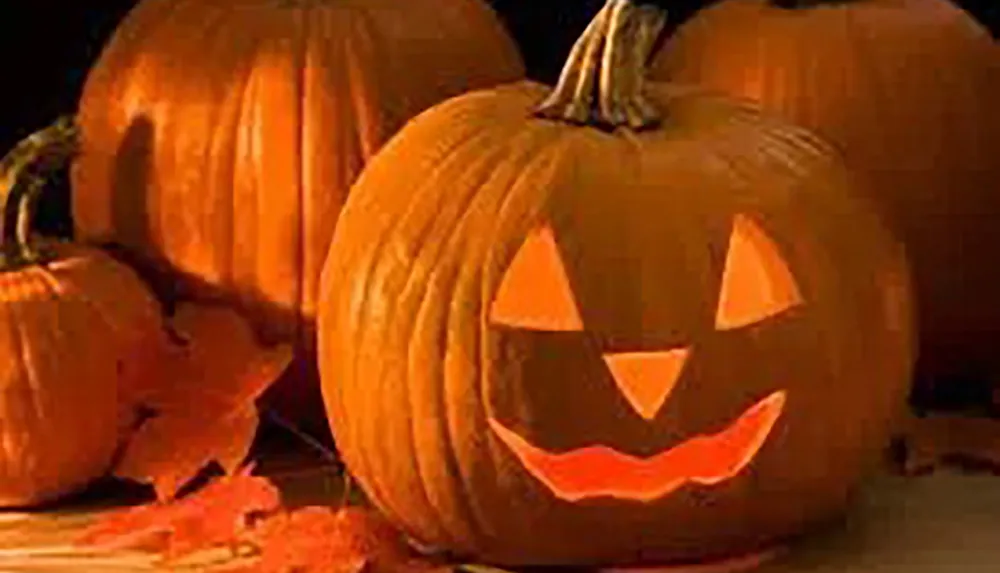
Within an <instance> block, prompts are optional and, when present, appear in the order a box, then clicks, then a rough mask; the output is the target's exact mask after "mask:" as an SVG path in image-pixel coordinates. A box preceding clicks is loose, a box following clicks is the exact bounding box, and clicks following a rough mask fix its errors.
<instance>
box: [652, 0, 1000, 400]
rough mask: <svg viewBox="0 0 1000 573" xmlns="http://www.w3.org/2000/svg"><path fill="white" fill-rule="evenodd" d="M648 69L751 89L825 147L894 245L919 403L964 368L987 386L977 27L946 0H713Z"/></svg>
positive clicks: (985, 140)
mask: <svg viewBox="0 0 1000 573" xmlns="http://www.w3.org/2000/svg"><path fill="white" fill-rule="evenodd" d="M959 4H960V3H959ZM650 75H651V77H653V78H672V79H674V80H677V81H683V82H691V83H697V84H699V85H703V86H706V88H709V89H712V90H718V91H720V92H722V93H726V94H729V95H732V96H737V97H742V98H749V99H751V100H753V101H754V102H755V103H756V104H758V105H760V106H762V107H763V108H765V109H766V110H767V111H769V112H774V113H778V114H781V115H782V116H783V117H786V118H789V119H790V120H792V121H794V122H795V123H797V124H799V125H803V126H805V127H807V128H810V129H813V130H815V131H816V132H817V133H819V134H820V135H822V136H824V137H826V138H827V139H829V140H830V141H831V142H832V143H834V144H835V145H837V146H838V147H839V148H840V150H841V151H842V152H843V153H844V157H845V158H846V160H847V163H848V165H849V166H850V167H851V168H852V169H855V170H856V171H858V172H863V173H864V175H865V176H867V177H869V178H870V179H871V184H870V185H867V186H865V187H864V189H863V190H864V191H865V192H866V194H867V195H869V196H870V197H871V198H872V199H873V200H874V202H875V204H876V205H877V207H878V208H879V209H880V211H881V212H882V214H883V215H884V217H885V220H886V221H887V223H888V224H889V225H890V228H891V229H892V230H893V231H894V232H895V233H897V235H898V236H899V237H901V238H902V239H903V242H904V244H905V246H906V249H907V255H908V258H909V260H910V264H911V268H912V272H913V275H914V288H915V292H916V303H917V316H918V317H919V325H918V326H919V328H918V331H919V337H920V342H919V353H918V362H917V367H916V373H917V377H916V381H917V382H916V393H915V395H914V398H915V400H916V402H917V404H918V405H919V406H921V407H922V408H932V407H934V405H935V404H938V403H940V402H941V401H942V399H943V398H944V397H945V396H947V395H948V394H957V393H958V391H956V390H954V389H950V388H948V386H949V385H954V384H956V383H962V382H957V381H961V380H969V379H987V380H993V381H995V382H994V383H995V384H996V385H997V388H998V389H1000V352H997V348H998V346H1000V297H997V296H996V284H997V282H998V280H1000V273H998V271H997V268H998V267H997V265H995V264H991V263H989V262H987V261H992V260H994V259H995V256H996V248H997V245H998V244H1000V225H997V224H996V221H997V220H998V219H1000V193H997V183H996V182H997V181H998V180H1000V161H998V160H997V150H998V149H1000V106H998V105H997V102H998V101H1000V52H998V48H997V45H996V40H995V39H994V38H993V37H992V36H991V34H990V32H989V31H988V30H987V29H986V28H984V27H983V26H982V25H980V24H979V23H977V22H976V21H975V20H974V19H973V18H972V16H971V15H969V14H968V13H967V12H966V11H964V10H963V9H962V8H960V7H959V6H958V5H956V3H955V2H952V1H950V0H852V1H844V0H786V1H784V2H778V1H776V0H723V1H721V2H717V3H713V4H712V5H711V6H708V7H706V8H705V9H703V10H701V11H700V12H698V13H697V14H696V15H695V16H694V17H693V18H691V19H690V20H688V21H687V22H685V23H684V24H682V25H681V26H680V27H679V28H678V29H677V31H676V33H675V34H674V35H673V37H672V38H670V39H669V40H668V41H667V43H666V44H665V45H664V47H663V49H662V50H661V51H660V52H659V53H658V54H656V55H655V57H654V58H653V63H652V64H651V70H650ZM960 405H961V406H968V407H970V409H971V408H972V407H974V406H975V404H960Z"/></svg>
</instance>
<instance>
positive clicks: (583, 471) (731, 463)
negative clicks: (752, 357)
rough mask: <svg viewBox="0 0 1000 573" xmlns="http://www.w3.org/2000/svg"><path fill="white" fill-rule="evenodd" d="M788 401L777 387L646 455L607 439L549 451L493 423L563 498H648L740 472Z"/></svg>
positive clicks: (526, 466) (525, 462)
mask: <svg viewBox="0 0 1000 573" xmlns="http://www.w3.org/2000/svg"><path fill="white" fill-rule="evenodd" d="M784 404H785V392H784V391H783V390H779V391H777V392H774V393H773V394H770V395H769V396H767V397H766V398H764V399H763V400H761V401H760V402H757V403H756V404H754V405H753V406H752V407H751V408H750V409H748V410H747V411H746V412H744V413H743V415H741V416H740V417H739V418H738V419H737V420H736V421H735V422H733V423H732V424H731V425H730V426H729V427H728V428H726V429H724V430H722V431H721V432H719V433H717V434H713V435H711V436H695V437H693V438H691V439H689V440H687V441H685V442H684V443H682V444H680V445H678V446H676V447H674V448H671V449H669V450H666V451H663V452H660V453H658V454H656V455H654V456H652V457H648V458H637V457H634V456H630V455H628V454H623V453H621V452H619V451H617V450H615V449H613V448H609V447H607V446H603V445H596V446H586V447H583V448H577V449H574V450H570V451H567V452H560V453H550V452H546V451H545V450H543V449H541V448H539V447H537V446H535V445H533V444H531V443H530V442H528V441H527V440H525V439H524V438H522V437H521V436H519V435H518V434H517V433H516V432H514V431H512V430H510V429H508V428H507V427H506V426H504V425H503V424H501V423H500V422H497V421H496V420H494V419H490V420H489V423H490V426H491V427H492V429H493V431H494V432H495V433H496V435H497V436H499V437H500V440H501V441H503V442H504V443H505V444H506V445H507V447H508V448H509V449H510V450H511V451H512V452H514V455H516V456H517V458H518V459H519V460H520V461H521V465H523V466H524V469H526V470H527V471H528V473H530V474H531V475H533V476H534V477H535V478H536V479H538V481H540V482H542V483H543V484H545V485H546V486H547V487H548V489H549V490H550V491H551V492H552V493H553V494H555V495H556V496H557V497H559V498H561V499H565V500H566V501H578V500H581V499H584V498H588V497H601V496H607V497H615V498H619V499H626V500H632V501H646V502H648V501H653V500H655V499H658V498H661V497H663V496H666V495H668V494H670V493H671V492H673V491H674V490H676V489H677V488H679V487H681V486H682V485H684V484H686V483H688V482H693V483H697V484H701V485H712V484H715V483H719V482H721V481H724V480H727V479H729V478H731V477H733V476H735V475H736V474H738V473H739V472H740V471H741V470H742V469H743V468H744V467H746V466H747V464H749V463H750V462H751V461H752V460H753V458H754V456H756V455H757V451H758V450H760V448H761V446H763V445H764V442H765V441H766V440H767V436H768V435H769V434H770V433H771V428H772V427H773V426H774V423H775V422H777V420H778V417H779V416H780V415H781V411H782V409H783V408H784Z"/></svg>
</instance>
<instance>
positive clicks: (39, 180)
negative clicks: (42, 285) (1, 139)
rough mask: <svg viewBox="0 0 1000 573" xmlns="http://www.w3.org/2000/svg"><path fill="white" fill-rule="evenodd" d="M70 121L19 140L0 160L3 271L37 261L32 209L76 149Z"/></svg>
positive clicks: (65, 118)
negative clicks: (52, 178) (57, 171)
mask: <svg viewBox="0 0 1000 573" xmlns="http://www.w3.org/2000/svg"><path fill="white" fill-rule="evenodd" d="M77 139H78V131H77V128H76V125H75V123H74V122H73V118H71V117H69V116H63V117H60V118H59V119H57V120H56V121H55V122H53V123H52V124H51V125H49V126H48V127H46V128H44V129H41V130H39V131H36V132H35V133H32V134H31V135H29V136H28V137H26V138H24V139H22V140H21V141H20V142H18V143H17V145H15V146H14V148H13V149H11V150H10V151H9V152H7V154H6V155H4V156H3V158H0V256H2V269H3V270H10V269H12V268H16V267H20V266H23V265H25V264H31V263H36V262H40V261H41V260H42V259H43V258H44V254H43V253H41V252H40V250H39V248H38V246H37V245H36V244H35V242H34V240H33V238H32V223H33V221H34V214H35V207H36V205H37V203H38V198H39V197H40V196H41V193H42V191H43V189H44V188H45V183H46V179H47V177H48V176H49V175H50V174H51V172H53V171H55V170H56V169H58V168H59V167H60V166H62V165H63V164H64V163H65V162H66V161H67V160H68V159H69V158H70V157H72V156H73V154H75V153H76V149H77Z"/></svg>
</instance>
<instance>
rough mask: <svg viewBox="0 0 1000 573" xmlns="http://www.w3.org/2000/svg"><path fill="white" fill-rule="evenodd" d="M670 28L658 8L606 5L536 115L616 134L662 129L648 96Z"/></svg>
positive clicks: (621, 1) (618, 2)
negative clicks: (651, 63) (653, 57)
mask: <svg viewBox="0 0 1000 573" xmlns="http://www.w3.org/2000/svg"><path fill="white" fill-rule="evenodd" d="M665 23H666V12H664V11H663V10H662V9H660V8H657V7H655V6H649V5H642V6H636V5H635V4H634V3H633V0H607V2H606V3H605V4H604V6H603V7H602V8H601V10H600V11H599V12H598V13H597V15H596V16H594V18H593V20H591V21H590V24H589V25H588V26H587V28H586V29H585V30H584V31H583V34H581V35H580V37H579V38H578V39H577V41H576V43H575V44H574V45H573V48H572V49H571V50H570V53H569V57H568V58H567V59H566V64H565V65H564V66H563V69H562V73H561V74H560V76H559V82H558V83H557V84H556V87H555V89H553V90H552V92H551V93H550V94H549V96H548V97H547V98H546V99H545V101H543V102H542V104H541V105H540V106H539V107H538V109H537V110H536V111H535V114H536V115H537V116H540V117H544V118H548V119H557V120H562V121H568V122H571V123H578V124H594V125H599V126H606V127H610V128H612V129H613V128H617V127H621V126H628V127H630V128H632V129H636V130H638V129H646V128H650V127H655V126H656V125H658V124H659V123H660V120H661V118H660V113H659V111H658V110H657V109H656V107H655V106H653V104H652V103H650V101H649V100H648V99H647V98H646V96H645V94H644V93H643V92H644V87H645V81H646V73H647V62H648V60H649V57H650V54H651V52H652V49H653V46H654V45H655V44H656V40H657V38H658V37H659V36H660V33H661V31H662V30H663V27H664V24H665ZM595 95H596V98H595ZM595 99H596V102H595ZM595 104H596V105H595Z"/></svg>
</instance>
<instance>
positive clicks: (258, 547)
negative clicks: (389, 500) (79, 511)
mask: <svg viewBox="0 0 1000 573" xmlns="http://www.w3.org/2000/svg"><path fill="white" fill-rule="evenodd" d="M252 471H253V466H252V465H246V466H244V467H243V468H242V469H240V470H239V471H238V472H237V473H235V474H233V475H231V476H225V477H221V478H216V479H215V480H214V481H213V482H210V483H209V484H207V485H205V486H203V487H202V488H201V489H199V490H197V491H195V492H193V493H190V494H188V495H186V496H183V497H181V498H178V499H173V500H168V501H159V502H156V503H152V504H147V505H141V506H137V507H133V508H128V509H124V510H120V511H115V512H111V513H109V514H106V515H104V516H102V517H101V518H99V519H98V520H97V521H96V522H95V523H93V524H92V525H91V526H89V527H88V528H87V529H86V530H84V531H83V532H82V533H81V534H80V535H78V536H77V538H76V540H75V544H76V545H77V546H78V547H90V548H96V549H108V548H113V549H126V548H130V549H138V550H142V551H146V552H152V553H155V554H157V555H158V556H159V557H160V559H159V563H160V564H162V565H169V564H171V563H176V562H178V560H180V559H182V558H184V557H187V556H190V555H193V554H196V553H197V552H199V551H204V550H207V549H211V548H216V547H229V548H230V549H231V550H232V551H233V553H234V555H235V554H240V555H243V556H245V557H248V558H249V561H250V563H249V564H244V565H237V566H236V567H227V568H226V569H225V571H227V572H229V573H236V572H240V573H293V572H294V573H331V572H343V573H347V572H351V573H359V572H360V571H362V570H365V571H375V572H377V571H384V572H396V573H403V572H412V573H417V572H421V573H434V572H437V573H447V572H448V571H450V568H448V567H446V566H444V565H443V564H440V563H437V562H434V561H431V560H427V559H422V558H421V557H420V556H418V555H416V554H415V553H414V552H413V550H411V549H410V548H409V547H408V546H407V543H406V541H405V539H404V538H403V536H402V534H401V533H400V532H399V531H398V530H396V529H395V528H394V527H393V526H392V525H390V524H389V523H388V522H387V521H386V520H385V519H384V518H383V517H381V516H380V515H379V514H378V513H376V512H375V511H373V510H372V509H370V508H365V507H351V506H334V505H330V506H319V505H311V506H304V507H300V508H296V509H289V508H286V507H284V506H283V505H282V500H281V494H280V492H279V490H278V488H277V487H276V486H275V485H274V483H273V482H272V481H271V480H270V479H268V478H267V477H264V476H256V475H252ZM243 561H245V560H241V563H242V562H243Z"/></svg>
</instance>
